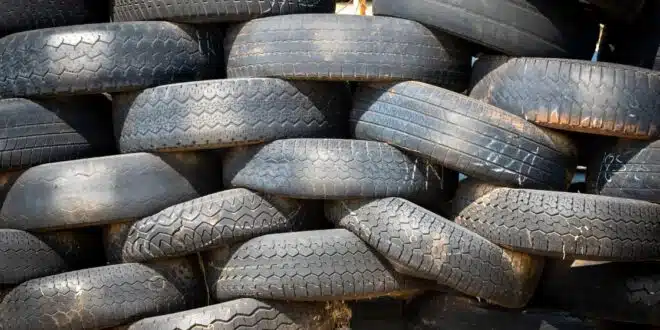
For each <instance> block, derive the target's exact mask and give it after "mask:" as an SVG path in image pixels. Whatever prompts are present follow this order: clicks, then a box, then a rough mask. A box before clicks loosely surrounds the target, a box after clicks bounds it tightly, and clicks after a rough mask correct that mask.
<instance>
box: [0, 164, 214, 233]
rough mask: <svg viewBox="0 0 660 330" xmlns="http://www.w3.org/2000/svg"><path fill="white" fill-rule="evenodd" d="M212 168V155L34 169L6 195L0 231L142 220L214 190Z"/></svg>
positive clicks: (63, 165)
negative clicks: (4, 229) (2, 228)
mask: <svg viewBox="0 0 660 330" xmlns="http://www.w3.org/2000/svg"><path fill="white" fill-rule="evenodd" d="M217 167H218V166H217V163H216V162H215V157H213V156H212V155H205V154H195V153H185V154H178V153H175V154H161V155H154V154H147V153H136V154H127V155H118V156H108V157H99V158H90V159H82V160H73V161H67V162H59V163H52V164H45V165H40V166H37V167H33V168H31V169H29V170H27V171H26V172H25V173H23V175H21V176H20V177H19V178H18V180H17V181H16V182H15V183H14V186H13V187H12V188H11V189H10V191H9V193H8V194H7V197H6V199H5V203H4V205H3V206H2V210H0V227H5V228H14V229H25V230H54V229H61V228H68V227H84V226H95V225H101V224H108V223H112V222H116V221H126V220H129V219H136V218H141V217H145V216H148V215H150V214H153V213H155V212H158V211H160V210H162V209H163V208H166V207H168V206H171V205H174V204H177V203H181V202H184V201H186V200H190V199H193V198H197V197H199V196H203V195H205V194H208V193H210V192H213V191H217V190H219V188H220V187H221V183H220V182H219V175H218V173H217V172H218V169H217ZM35 201H38V202H35Z"/></svg>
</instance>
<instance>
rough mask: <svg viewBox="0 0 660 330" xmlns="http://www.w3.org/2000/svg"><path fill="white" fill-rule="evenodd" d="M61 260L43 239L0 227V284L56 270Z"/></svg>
mask: <svg viewBox="0 0 660 330" xmlns="http://www.w3.org/2000/svg"><path fill="white" fill-rule="evenodd" d="M65 269H66V264H65V262H64V260H62V258H61V257H60V256H59V255H58V254H57V253H56V252H55V251H53V249H51V248H50V247H49V246H48V245H46V244H45V243H44V242H42V241H41V240H39V239H38V238H37V237H35V236H33V235H32V234H29V233H26V232H24V231H20V230H12V229H0V284H1V285H11V284H20V283H21V282H24V281H26V280H29V279H33V278H37V277H43V276H47V275H52V274H56V273H59V272H61V271H63V270H65Z"/></svg>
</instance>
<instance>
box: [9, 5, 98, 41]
mask: <svg viewBox="0 0 660 330" xmlns="http://www.w3.org/2000/svg"><path fill="white" fill-rule="evenodd" d="M0 8H2V13H0V35H6V34H8V33H11V32H19V31H27V30H36V29H43V28H48V27H54V26H63V25H76V24H84V23H94V22H107V21H108V8H107V4H106V3H104V2H103V1H98V0H3V1H2V2H0Z"/></svg>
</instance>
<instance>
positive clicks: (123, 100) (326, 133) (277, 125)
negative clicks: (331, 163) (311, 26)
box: [113, 78, 351, 153]
mask: <svg viewBox="0 0 660 330" xmlns="http://www.w3.org/2000/svg"><path fill="white" fill-rule="evenodd" d="M350 97H351V96H350V91H349V89H348V87H347V85H346V84H343V83H320V82H302V81H301V82H289V81H285V80H281V79H272V78H246V79H228V80H209V81H200V82H190V83H182V84H175V85H166V86H159V87H154V88H151V89H147V90H145V91H142V92H140V93H122V94H118V95H116V96H115V97H114V98H113V105H114V114H115V120H114V124H115V126H116V127H117V128H118V130H119V138H118V139H119V146H120V149H121V151H122V152H125V153H129V152H136V151H168V150H171V149H175V150H182V149H186V150H193V149H214V148H220V147H232V146H237V145H242V144H255V143H262V142H268V141H272V140H277V139H284V138H296V137H345V136H346V135H347V132H346V125H345V122H346V117H347V116H348V109H349V108H350Z"/></svg>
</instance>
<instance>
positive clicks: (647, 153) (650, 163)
mask: <svg viewBox="0 0 660 330" xmlns="http://www.w3.org/2000/svg"><path fill="white" fill-rule="evenodd" d="M600 148H601V150H600V152H596V153H594V154H593V155H592V157H591V159H590V161H589V164H588V165H587V169H588V170H587V179H586V184H587V193H590V194H598V195H605V196H613V197H623V198H632V199H639V200H645V201H649V202H653V203H659V204H660V141H653V142H645V141H633V140H625V139H620V140H618V141H612V142H606V141H602V142H601V145H600Z"/></svg>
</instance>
